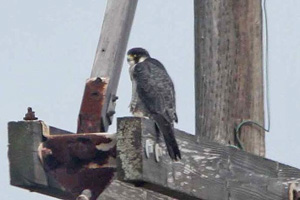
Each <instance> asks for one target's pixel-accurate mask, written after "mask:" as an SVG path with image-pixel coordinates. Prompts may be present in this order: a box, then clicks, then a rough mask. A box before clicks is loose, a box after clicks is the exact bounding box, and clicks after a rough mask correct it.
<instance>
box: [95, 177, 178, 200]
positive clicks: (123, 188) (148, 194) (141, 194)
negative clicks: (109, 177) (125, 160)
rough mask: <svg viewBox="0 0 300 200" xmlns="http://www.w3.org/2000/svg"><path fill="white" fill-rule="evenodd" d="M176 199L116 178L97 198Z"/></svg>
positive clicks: (127, 199) (102, 199)
mask: <svg viewBox="0 0 300 200" xmlns="http://www.w3.org/2000/svg"><path fill="white" fill-rule="evenodd" d="M120 199H124V200H176V199H175V198H172V197H169V196H166V195H163V194H160V193H157V192H154V191H151V190H147V189H145V188H142V187H136V186H134V185H133V184H129V183H125V182H122V181H118V180H114V181H113V182H112V183H111V184H110V185H109V186H108V188H107V189H105V191H104V192H103V193H102V194H101V195H100V196H99V198H98V199H97V200H120Z"/></svg>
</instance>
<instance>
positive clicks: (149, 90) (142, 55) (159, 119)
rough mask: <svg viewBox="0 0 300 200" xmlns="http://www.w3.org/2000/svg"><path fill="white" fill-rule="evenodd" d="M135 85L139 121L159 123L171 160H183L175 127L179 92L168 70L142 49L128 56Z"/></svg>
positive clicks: (133, 100)
mask: <svg viewBox="0 0 300 200" xmlns="http://www.w3.org/2000/svg"><path fill="white" fill-rule="evenodd" d="M127 61H128V63H129V65H130V68H129V73H130V78H131V81H132V98H131V102H130V111H131V112H132V114H133V115H134V116H137V117H149V118H150V119H152V120H154V121H155V124H156V126H157V128H158V129H159V131H160V132H161V133H162V134H163V136H164V139H165V142H166V146H167V149H168V152H169V155H170V157H171V158H172V159H173V160H178V158H179V159H181V155H180V151H179V148H178V145H177V142H176V139H175V136H174V124H173V122H174V121H175V122H176V123H177V121H178V119H177V114H176V105H175V90H174V85H173V82H172V80H171V78H170V76H169V74H168V73H167V71H166V69H165V68H164V66H163V65H162V64H161V63H160V62H159V61H158V60H156V59H154V58H151V57H150V55H149V53H148V52H147V51H146V50H145V49H142V48H133V49H130V50H129V51H128V52H127Z"/></svg>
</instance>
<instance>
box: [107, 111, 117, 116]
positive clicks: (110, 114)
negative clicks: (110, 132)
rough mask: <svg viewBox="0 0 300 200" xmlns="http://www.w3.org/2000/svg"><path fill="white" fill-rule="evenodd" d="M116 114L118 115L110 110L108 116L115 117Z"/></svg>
mask: <svg viewBox="0 0 300 200" xmlns="http://www.w3.org/2000/svg"><path fill="white" fill-rule="evenodd" d="M114 114H116V112H115V111H114V110H110V111H108V112H107V115H108V116H109V117H111V116H113V115H114Z"/></svg>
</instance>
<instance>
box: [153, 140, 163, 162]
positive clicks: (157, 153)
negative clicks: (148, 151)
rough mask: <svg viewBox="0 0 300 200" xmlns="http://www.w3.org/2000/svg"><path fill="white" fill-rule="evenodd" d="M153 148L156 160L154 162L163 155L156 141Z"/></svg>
mask: <svg viewBox="0 0 300 200" xmlns="http://www.w3.org/2000/svg"><path fill="white" fill-rule="evenodd" d="M154 149H155V160H156V162H159V161H160V157H161V156H162V155H163V154H162V148H161V147H160V146H159V144H158V143H156V144H155V147H154Z"/></svg>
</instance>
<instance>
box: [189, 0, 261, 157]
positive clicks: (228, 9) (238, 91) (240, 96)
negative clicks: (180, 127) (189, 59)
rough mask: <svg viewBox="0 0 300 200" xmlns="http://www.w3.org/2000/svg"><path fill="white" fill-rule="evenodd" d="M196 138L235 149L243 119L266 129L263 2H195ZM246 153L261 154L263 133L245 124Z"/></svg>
mask: <svg viewBox="0 0 300 200" xmlns="http://www.w3.org/2000/svg"><path fill="white" fill-rule="evenodd" d="M194 10H195V92H196V135H197V140H200V139H201V138H202V137H207V138H208V139H210V140H212V141H216V142H219V143H221V144H225V145H227V144H232V145H237V144H236V141H235V134H234V129H235V127H236V126H237V125H238V124H239V123H240V122H242V121H244V120H252V121H255V122H258V123H259V124H261V125H264V95H263V63H262V10H261V0H244V1H231V0H224V1H203V0H202V1H194ZM240 138H241V141H242V143H243V144H244V147H245V150H246V151H248V152H251V153H254V154H256V155H261V156H264V155H265V133H264V131H263V130H262V129H260V128H258V127H256V126H253V125H249V124H247V125H245V126H243V128H242V129H241V136H240Z"/></svg>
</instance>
